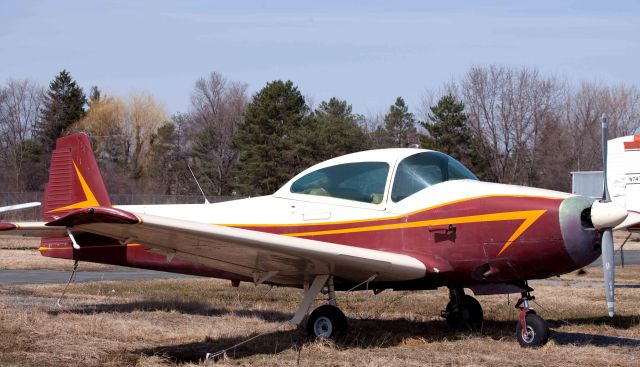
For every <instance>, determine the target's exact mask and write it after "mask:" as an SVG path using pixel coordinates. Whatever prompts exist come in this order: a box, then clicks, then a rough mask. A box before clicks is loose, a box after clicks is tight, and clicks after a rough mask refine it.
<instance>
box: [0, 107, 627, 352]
mask: <svg viewBox="0 0 640 367" xmlns="http://www.w3.org/2000/svg"><path fill="white" fill-rule="evenodd" d="M602 131H603V136H602V141H603V162H605V172H606V161H607V159H606V156H607V151H606V146H607V144H606V143H607V123H606V119H605V118H603V120H602ZM605 183H606V180H605ZM627 217H628V212H627V210H626V209H625V208H624V207H622V206H621V205H620V204H619V203H615V202H612V201H611V199H610V196H609V192H608V188H607V186H606V185H605V186H604V190H603V196H602V199H601V200H599V201H595V202H594V201H593V199H590V198H586V197H583V196H577V195H572V194H568V193H562V192H557V191H550V190H543V189H537V188H530V187H523V186H514V185H505V184H497V183H489V182H481V181H479V180H478V179H477V178H476V177H475V176H474V174H473V173H471V171H469V170H468V169H467V168H465V167H464V166H463V165H462V164H461V163H459V162H458V161H456V160H455V159H453V158H451V157H449V156H447V155H445V154H443V153H440V152H436V151H430V150H423V149H413V148H398V149H380V150H371V151H364V152H358V153H353V154H348V155H345V156H341V157H337V158H333V159H330V160H328V161H325V162H322V163H319V164H317V165H314V166H313V167H311V168H309V169H307V170H305V171H303V172H301V173H300V174H298V175H297V176H295V177H293V178H292V179H291V180H290V181H289V182H287V183H286V184H285V185H284V186H282V187H281V188H280V189H279V190H277V191H276V192H275V193H273V194H272V195H267V196H262V197H255V198H247V199H240V200H234V201H229V202H222V203H215V204H209V203H205V204H188V205H129V206H113V205H112V204H111V201H110V199H109V196H108V194H107V190H106V188H105V186H104V183H103V181H102V176H101V174H100V171H99V169H98V166H97V163H96V161H95V158H94V156H93V153H92V149H91V145H90V143H89V140H88V138H87V136H86V135H85V134H82V133H77V134H73V135H69V136H66V137H63V138H60V139H59V140H58V141H57V145H56V149H55V151H54V152H53V153H52V158H51V168H50V172H49V181H48V184H47V186H46V189H45V195H44V205H43V221H42V222H29V223H0V234H7V235H22V236H34V237H41V238H42V239H41V247H40V252H41V253H42V254H43V255H44V256H50V257H56V258H64V259H74V260H76V261H78V260H79V261H90V262H97V263H106V264H115V265H123V266H129V267H135V268H145V269H154V270H163V271H170V272H176V273H184V274H193V275H199V276H207V277H214V278H221V279H228V280H231V281H232V284H233V285H235V286H237V285H238V284H239V282H253V283H255V284H262V283H265V284H271V285H276V286H285V287H297V288H302V289H304V294H303V297H302V300H301V302H300V305H299V307H298V309H297V311H296V313H295V314H294V315H293V317H292V319H291V322H293V323H295V324H301V323H302V322H303V320H304V319H305V318H307V314H308V312H309V309H310V306H311V304H312V303H313V301H314V300H315V298H316V297H317V296H318V295H319V294H320V293H321V292H323V291H324V293H326V294H327V296H328V302H327V303H326V304H324V305H322V306H320V307H318V308H316V309H315V310H313V312H311V313H310V314H309V315H308V318H307V331H308V333H309V334H310V336H312V337H314V338H336V337H338V336H339V335H341V334H342V333H344V332H345V330H346V329H347V318H346V317H345V315H344V314H343V312H342V311H341V310H340V309H339V308H338V307H337V304H336V296H335V292H336V291H344V290H350V289H353V288H354V287H357V286H358V285H362V284H364V283H366V284H367V287H366V288H367V289H373V290H375V291H382V290H385V289H390V290H433V289H437V288H439V287H447V288H448V289H449V297H450V301H449V303H448V304H447V305H446V307H445V309H444V311H443V312H442V316H443V317H444V318H445V319H446V323H447V325H448V326H449V327H451V328H453V329H456V330H459V329H471V330H479V329H480V328H481V327H482V322H483V311H482V307H481V305H480V303H479V302H478V301H477V300H476V299H475V298H474V297H472V296H471V295H468V294H465V291H464V289H465V288H466V289H471V290H472V291H473V293H474V295H486V294H504V293H520V299H519V301H518V302H517V304H516V307H517V308H518V309H519V320H518V322H517V323H516V338H517V340H518V342H519V344H520V345H521V346H523V347H537V346H541V345H543V344H545V343H546V342H547V340H548V336H549V328H548V326H547V324H546V322H545V321H544V320H543V319H542V318H541V317H540V316H539V315H538V314H536V312H535V311H534V310H533V309H532V308H531V306H530V304H529V302H530V301H531V300H532V299H533V298H534V297H533V295H532V292H533V289H532V288H531V287H529V285H528V280H532V279H543V278H547V277H551V276H555V275H560V274H565V273H568V272H571V271H574V270H576V269H580V268H582V267H584V266H586V265H588V264H590V263H592V262H593V261H594V260H596V259H597V258H598V257H599V256H600V255H601V254H602V257H603V268H604V272H605V276H604V280H605V289H606V292H605V293H606V300H607V308H608V311H609V314H610V315H613V312H614V298H613V291H614V263H613V238H612V230H613V229H614V228H616V227H620V225H621V224H622V223H623V222H624V225H625V226H630V225H633V224H637V223H631V222H630V221H628V220H627V221H625V219H627ZM360 289H362V287H361V288H360Z"/></svg>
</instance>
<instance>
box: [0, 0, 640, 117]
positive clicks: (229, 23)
mask: <svg viewBox="0 0 640 367" xmlns="http://www.w3.org/2000/svg"><path fill="white" fill-rule="evenodd" d="M488 64H501V65H510V66H528V67H536V68H538V69H540V70H541V71H542V72H544V73H546V74H553V75H556V76H559V77H563V78H567V79H568V80H569V81H573V82H577V81H580V80H592V81H601V82H605V83H611V84H613V83H620V82H624V83H627V84H635V85H636V86H640V1H546V0H545V1H528V2H524V1H300V0H298V1H266V0H265V1H151V0H149V1H129V0H122V1H100V2H98V1H87V0H77V1H28V0H19V1H18V0H16V1H11V0H0V82H4V81H5V80H6V79H8V78H17V79H21V78H31V79H33V80H35V81H37V82H39V83H41V84H43V85H48V83H49V81H50V80H51V79H52V78H53V77H54V76H55V74H57V73H58V72H59V71H60V70H62V69H63V68H66V69H67V70H69V71H70V72H71V74H72V76H73V77H74V78H75V79H76V80H77V81H78V82H79V83H80V85H81V86H82V87H83V88H84V89H85V90H86V91H88V89H89V87H90V86H92V85H98V86H99V87H100V88H101V89H102V90H104V91H105V92H106V93H108V94H116V95H126V94H128V93H130V92H133V91H142V90H147V91H149V92H151V93H152V94H154V95H155V96H156V98H157V99H158V100H159V101H161V102H163V103H165V105H166V106H167V110H168V112H169V113H173V112H176V111H183V112H184V111H186V110H187V109H188V107H189V94H190V92H191V89H192V88H193V84H194V83H195V81H196V79H197V78H199V77H201V76H204V75H207V74H208V73H210V72H211V71H217V72H219V73H221V74H223V75H224V76H226V77H227V78H229V79H234V80H239V81H243V82H246V83H247V84H248V85H249V90H250V92H251V93H252V94H253V93H255V92H256V91H258V90H259V89H260V88H262V87H263V86H264V85H265V83H266V82H268V81H271V80H274V79H290V80H292V81H293V82H294V83H296V84H297V85H298V86H299V88H300V90H301V91H302V92H303V93H304V94H305V95H307V96H312V97H313V99H314V101H315V102H316V103H318V102H320V101H321V100H324V99H327V98H329V97H331V96H338V97H340V98H344V99H346V100H348V101H349V102H350V103H352V104H353V107H354V110H355V111H356V112H359V113H364V114H367V113H376V112H381V111H384V110H386V109H387V107H388V106H389V105H390V104H392V103H393V101H394V99H395V97H397V96H399V95H401V96H403V97H405V99H406V100H407V101H408V102H409V104H410V106H411V107H412V108H414V109H415V108H417V104H418V103H419V101H420V98H421V96H422V95H423V93H424V91H425V90H426V89H438V88H439V87H441V86H442V84H443V83H444V82H447V81H450V80H452V79H456V78H459V77H460V76H462V75H464V73H465V72H466V71H467V70H468V69H469V68H470V67H471V66H477V65H488Z"/></svg>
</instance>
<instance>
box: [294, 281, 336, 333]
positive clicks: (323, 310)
mask: <svg viewBox="0 0 640 367" xmlns="http://www.w3.org/2000/svg"><path fill="white" fill-rule="evenodd" d="M325 285H326V286H327V295H328V297H329V303H327V304H324V305H322V306H320V307H318V308H316V309H315V310H313V312H312V313H311V315H309V319H308V320H307V333H308V334H309V337H310V338H311V339H334V340H335V339H338V338H339V337H340V336H341V335H343V334H344V333H345V332H346V331H347V327H348V324H347V317H346V316H345V315H344V313H343V312H342V311H340V309H339V308H338V307H337V306H336V293H335V289H334V286H333V277H330V276H329V275H318V276H316V277H315V278H314V279H313V282H312V283H311V285H310V286H309V287H308V288H307V289H306V291H305V293H304V298H303V299H302V302H301V303H300V307H299V308H298V311H297V312H296V314H295V315H294V316H293V318H292V319H291V322H292V323H294V324H300V323H301V322H302V320H303V319H304V317H305V315H306V314H307V311H308V310H309V306H311V303H312V302H313V300H314V299H315V298H316V296H317V295H318V293H320V292H321V291H322V288H323V287H324V286H325ZM305 288H306V287H305Z"/></svg>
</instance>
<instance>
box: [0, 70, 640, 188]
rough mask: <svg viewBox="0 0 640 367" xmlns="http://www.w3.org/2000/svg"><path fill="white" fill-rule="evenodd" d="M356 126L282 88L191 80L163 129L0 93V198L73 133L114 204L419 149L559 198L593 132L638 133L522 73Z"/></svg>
mask: <svg viewBox="0 0 640 367" xmlns="http://www.w3.org/2000/svg"><path fill="white" fill-rule="evenodd" d="M385 110H386V113H383V114H380V115H373V116H364V115H362V114H358V113H355V112H354V111H353V110H352V107H351V105H350V104H349V103H348V101H345V100H342V99H340V98H336V97H334V98H331V99H329V100H328V101H322V102H320V103H319V104H317V105H313V104H310V103H309V102H308V101H307V100H306V99H305V98H304V95H303V94H302V92H301V91H300V90H298V88H297V87H296V86H295V85H294V84H293V83H292V82H291V81H281V80H276V81H273V82H270V83H267V84H266V86H264V87H263V88H262V89H261V90H260V91H259V92H257V93H256V94H255V95H253V96H251V97H250V96H249V95H248V93H247V85H246V84H245V83H242V82H239V81H232V80H228V79H226V78H225V77H223V76H222V75H220V74H218V73H211V74H210V75H208V76H206V77H203V78H200V79H199V80H197V81H196V82H195V84H194V87H193V90H192V92H191V105H190V108H189V111H188V112H186V113H177V114H175V115H173V116H168V114H167V112H166V110H165V109H164V107H163V106H162V105H161V104H160V103H158V102H157V101H156V100H155V99H154V97H153V96H152V95H151V94H148V93H137V94H132V95H129V96H126V97H122V96H108V95H103V93H102V92H101V91H100V89H99V88H98V87H96V86H94V87H91V88H90V90H89V93H88V94H86V93H85V92H84V91H83V89H82V88H80V86H78V85H77V83H76V82H75V81H74V80H73V78H72V77H71V75H70V73H69V72H67V71H66V70H63V71H62V72H60V73H59V74H58V75H57V76H56V77H55V78H54V79H53V81H52V82H51V83H50V84H49V86H48V88H43V87H42V86H40V85H38V84H36V83H34V82H33V81H30V80H8V81H7V82H6V83H5V84H3V85H0V139H1V141H0V144H1V152H0V154H1V155H2V156H1V158H2V163H1V167H0V168H1V170H0V191H38V190H42V189H43V187H44V183H45V182H46V179H47V173H46V172H47V170H48V162H49V157H50V155H51V151H52V150H53V148H54V147H55V140H56V139H57V138H58V137H60V136H63V135H65V134H69V133H72V132H75V131H84V132H86V133H87V134H88V135H89V137H90V138H91V140H92V142H93V148H94V153H95V155H96V158H97V160H98V163H99V165H100V167H101V169H102V172H103V176H104V179H105V181H106V184H107V187H108V189H109V190H110V191H111V192H113V193H136V194H142V193H145V194H173V195H175V194H191V193H196V192H197V191H198V189H197V187H196V184H195V182H194V180H193V178H192V175H191V172H190V170H191V171H193V174H194V175H195V176H196V177H197V178H198V181H199V182H200V184H201V185H202V187H203V190H204V191H205V192H206V193H207V194H210V195H260V194H267V193H272V192H273V191H275V190H276V189H277V188H278V187H280V185H282V184H283V183H284V182H286V181H287V180H288V179H290V178H291V177H292V176H293V175H295V174H296V173H298V172H299V171H300V170H302V169H304V168H306V167H308V166H309V165H311V164H313V163H317V162H319V161H322V160H325V159H328V158H331V157H336V156H339V155H342V154H346V153H350V152H355V151H360V150H366V149H376V148H388V147H423V148H428V149H436V150H440V151H443V152H445V153H448V154H450V155H452V156H454V157H455V158H457V159H459V160H460V161H462V162H463V163H464V164H465V165H467V166H468V167H469V168H471V170H472V171H474V173H476V174H477V175H478V176H479V177H480V178H482V179H484V180H488V181H495V182H504V183H514V184H523V185H530V186H537V187H546V188H552V189H558V190H568V189H569V184H570V179H569V176H568V173H569V172H570V171H574V170H596V169H600V167H601V158H600V125H599V118H600V116H601V115H602V114H603V113H604V114H606V115H607V116H608V117H609V121H610V136H611V137H612V138H613V137H617V136H622V135H628V134H631V133H633V132H634V130H635V129H636V128H638V127H639V125H640V93H639V91H638V88H637V87H635V86H627V85H615V86H609V85H605V84H601V83H593V82H583V83H581V84H579V85H577V86H576V85H572V84H571V83H568V82H567V81H564V80H562V79H560V78H557V77H553V76H546V75H543V74H541V73H540V72H539V71H537V70H535V69H527V68H510V67H500V66H488V67H476V68H472V69H470V70H469V71H468V72H467V73H466V74H465V75H464V76H463V77H461V78H460V79H459V80H456V81H453V82H451V83H449V84H447V85H445V86H444V87H443V88H442V89H441V90H440V91H432V92H430V93H429V95H428V97H425V98H424V101H423V103H422V105H421V106H418V108H417V109H416V110H418V111H419V112H418V113H417V114H414V113H412V112H410V109H409V106H407V104H406V102H405V101H404V99H403V98H402V97H398V98H397V99H396V100H395V101H394V102H393V104H391V105H390V106H389V107H387V108H386V109H385Z"/></svg>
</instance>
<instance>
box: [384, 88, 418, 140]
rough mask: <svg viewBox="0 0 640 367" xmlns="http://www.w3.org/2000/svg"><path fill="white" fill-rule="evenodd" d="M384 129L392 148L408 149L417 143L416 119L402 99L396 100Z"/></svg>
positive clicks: (387, 116) (390, 109) (385, 119)
mask: <svg viewBox="0 0 640 367" xmlns="http://www.w3.org/2000/svg"><path fill="white" fill-rule="evenodd" d="M384 127H385V130H386V133H387V135H388V136H389V138H390V142H389V143H390V144H389V145H390V146H393V147H398V148H406V147H408V146H410V145H412V144H416V143H417V141H416V140H417V138H416V135H417V131H416V119H415V117H414V116H413V113H411V112H409V107H408V106H407V104H406V103H405V101H404V99H403V98H402V97H398V98H397V99H396V102H395V104H393V105H392V106H391V107H389V112H388V113H387V114H386V115H385V117H384Z"/></svg>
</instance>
